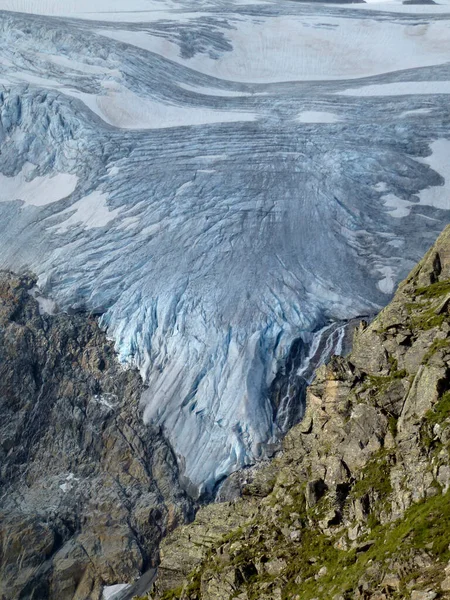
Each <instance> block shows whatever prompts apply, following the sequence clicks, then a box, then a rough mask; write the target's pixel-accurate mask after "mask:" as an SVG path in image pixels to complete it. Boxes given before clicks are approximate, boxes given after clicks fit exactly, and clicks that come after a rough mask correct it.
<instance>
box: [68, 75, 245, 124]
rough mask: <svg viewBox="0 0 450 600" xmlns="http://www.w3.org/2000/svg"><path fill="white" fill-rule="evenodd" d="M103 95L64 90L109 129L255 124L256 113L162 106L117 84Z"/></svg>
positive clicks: (111, 86)
mask: <svg viewBox="0 0 450 600" xmlns="http://www.w3.org/2000/svg"><path fill="white" fill-rule="evenodd" d="M103 87H104V88H105V90H106V93H105V94H104V95H94V94H86V93H83V92H78V91H76V90H73V89H68V88H63V90H64V92H65V93H66V94H68V95H69V96H74V97H76V98H79V99H80V100H82V101H83V102H84V103H85V104H86V106H87V107H88V108H89V109H90V110H92V111H93V112H94V113H96V114H97V115H98V116H99V117H100V118H101V119H103V120H104V121H106V123H108V124H109V125H113V126H114V127H119V128H121V129H162V128H166V127H177V126H184V125H205V124H208V123H232V122H236V121H254V120H255V119H256V118H257V115H256V114H255V113H254V112H243V111H232V110H230V111H221V110H214V109H207V108H197V107H190V106H177V105H174V104H168V103H166V104H163V103H162V102H157V101H156V100H152V99H150V98H144V97H142V96H138V95H137V94H135V93H134V92H132V91H130V90H128V89H127V88H126V87H124V86H122V85H120V84H117V83H115V82H112V81H111V82H104V84H103Z"/></svg>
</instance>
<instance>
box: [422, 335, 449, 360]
mask: <svg viewBox="0 0 450 600" xmlns="http://www.w3.org/2000/svg"><path fill="white" fill-rule="evenodd" d="M443 348H450V340H449V339H444V340H439V339H437V340H434V342H433V343H432V344H431V346H430V347H429V349H428V351H427V353H426V354H425V356H424V357H423V360H422V364H424V365H426V364H428V362H429V361H430V358H431V357H432V356H433V354H435V353H436V352H437V351H438V350H441V349H443Z"/></svg>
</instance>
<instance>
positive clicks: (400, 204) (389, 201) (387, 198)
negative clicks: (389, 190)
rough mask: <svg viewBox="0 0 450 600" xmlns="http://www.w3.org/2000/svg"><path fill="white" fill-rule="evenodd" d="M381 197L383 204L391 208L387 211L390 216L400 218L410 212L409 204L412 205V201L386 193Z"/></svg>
mask: <svg viewBox="0 0 450 600" xmlns="http://www.w3.org/2000/svg"><path fill="white" fill-rule="evenodd" d="M381 198H382V200H384V205H385V206H387V207H388V208H392V210H390V211H389V214H390V215H391V217H395V218H397V219H400V218H402V217H407V216H408V215H409V213H410V212H411V206H413V203H412V202H408V200H402V199H401V198H397V196H394V194H386V195H384V196H382V197H381Z"/></svg>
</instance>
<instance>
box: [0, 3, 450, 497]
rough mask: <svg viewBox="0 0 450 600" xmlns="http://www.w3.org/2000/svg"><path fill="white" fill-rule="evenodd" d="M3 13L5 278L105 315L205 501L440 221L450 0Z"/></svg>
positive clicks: (35, 6)
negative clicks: (29, 277)
mask: <svg viewBox="0 0 450 600" xmlns="http://www.w3.org/2000/svg"><path fill="white" fill-rule="evenodd" d="M0 9H2V10H0V245H1V252H0V261H1V266H2V267H3V268H9V269H14V270H21V269H30V270H32V271H33V272H35V273H37V275H38V276H39V281H38V284H39V288H38V291H35V292H33V293H35V294H36V295H37V297H39V298H45V297H51V298H52V299H53V300H54V301H55V302H56V303H57V305H58V307H59V309H62V310H89V311H92V312H93V313H96V314H99V315H101V323H102V324H103V326H104V327H105V328H107V331H108V334H109V335H110V336H111V337H112V338H113V339H114V340H115V343H116V347H117V350H118V352H119V354H120V357H121V359H122V360H123V362H124V364H129V365H136V366H137V367H138V368H139V369H140V370H141V373H142V375H143V377H144V378H145V380H146V383H147V390H146V392H145V395H144V397H143V399H142V402H143V403H144V405H145V411H144V418H145V419H146V420H155V421H156V422H157V423H159V424H161V425H162V426H163V427H164V430H165V432H166V434H167V435H168V437H169V439H170V440H171V442H172V444H173V446H174V448H175V450H176V452H177V455H178V457H179V461H180V465H181V467H182V469H183V471H184V474H185V476H186V479H187V481H188V482H190V483H191V484H192V486H193V487H194V488H197V489H198V490H200V491H203V490H210V489H211V488H212V487H213V486H214V485H215V483H216V482H217V481H219V480H220V479H221V478H222V477H224V476H225V475H226V474H228V473H230V472H231V471H233V470H235V469H236V468H238V467H240V466H243V465H246V464H249V463H251V462H253V461H254V460H256V459H258V458H259V457H264V456H265V455H266V454H267V452H268V451H269V449H270V448H272V447H273V444H275V443H276V442H277V441H278V440H279V438H280V436H281V435H282V433H283V432H284V431H285V430H286V429H287V428H288V427H289V426H290V425H292V423H293V422H294V421H296V420H298V418H300V417H301V414H302V410H303V407H302V402H301V401H300V397H301V393H300V392H301V388H302V382H304V381H306V380H308V379H309V377H310V376H311V371H312V367H313V366H314V365H316V364H317V363H318V362H320V361H321V360H323V359H324V357H325V356H326V355H327V354H329V353H330V352H331V351H332V350H337V351H339V350H340V349H341V348H342V340H343V335H344V330H345V328H344V326H343V321H345V320H347V319H350V318H352V317H355V316H357V315H364V314H371V313H373V312H375V311H376V310H378V309H379V308H380V307H381V306H383V305H385V304H386V303H387V302H388V300H389V299H390V295H391V294H392V291H393V289H394V286H395V284H396V283H397V282H398V281H399V279H400V278H402V277H403V276H404V275H405V273H406V272H407V271H408V269H409V268H410V267H411V266H412V265H413V264H414V263H415V262H416V261H417V260H418V259H419V258H420V257H421V256H422V254H423V253H424V251H425V250H426V248H427V247H428V246H429V245H431V243H432V242H433V241H434V239H435V238H436V237H437V235H438V233H439V232H440V231H441V230H442V229H443V227H444V225H445V224H446V223H448V222H449V221H450V189H449V187H450V183H449V182H450V5H445V4H437V5H428V4H427V5H425V4H418V5H413V4H412V5H411V4H409V5H403V4H395V3H389V2H387V3H382V4H379V5H378V4H370V5H367V4H360V5H351V4H341V5H337V4H323V3H314V2H313V3H301V2H294V1H291V0H261V1H259V0H235V1H232V0H201V1H199V2H195V3H194V2H192V0H189V1H188V0H177V1H175V0H77V1H75V0H0ZM40 304H41V305H42V311H43V312H46V311H47V310H48V307H49V306H50V307H51V312H53V311H54V310H55V307H54V305H53V304H52V303H50V304H49V303H45V302H44V301H43V300H41V302H40Z"/></svg>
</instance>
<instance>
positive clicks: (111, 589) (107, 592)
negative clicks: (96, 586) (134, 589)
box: [103, 583, 130, 600]
mask: <svg viewBox="0 0 450 600" xmlns="http://www.w3.org/2000/svg"><path fill="white" fill-rule="evenodd" d="M129 587H130V584H128V583H117V584H116V585H107V586H105V587H104V588H103V600H114V597H116V596H117V594H118V593H119V592H122V591H124V590H126V589H127V588H129Z"/></svg>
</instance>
